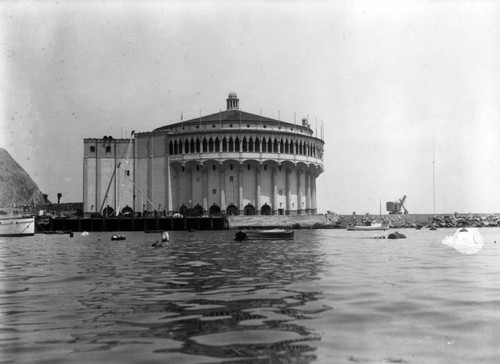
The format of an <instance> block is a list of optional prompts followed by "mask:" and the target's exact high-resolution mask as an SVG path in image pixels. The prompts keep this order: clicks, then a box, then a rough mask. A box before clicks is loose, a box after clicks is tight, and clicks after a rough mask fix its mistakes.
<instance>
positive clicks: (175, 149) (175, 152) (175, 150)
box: [174, 140, 177, 154]
mask: <svg viewBox="0 0 500 364" xmlns="http://www.w3.org/2000/svg"><path fill="white" fill-rule="evenodd" d="M174 154H177V140H176V141H175V142H174Z"/></svg>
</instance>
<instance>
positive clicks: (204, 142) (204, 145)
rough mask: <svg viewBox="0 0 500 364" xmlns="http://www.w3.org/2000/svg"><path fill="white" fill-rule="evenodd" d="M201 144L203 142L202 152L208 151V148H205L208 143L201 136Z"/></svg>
mask: <svg viewBox="0 0 500 364" xmlns="http://www.w3.org/2000/svg"><path fill="white" fill-rule="evenodd" d="M202 144H203V153H206V152H208V150H207V146H208V145H207V144H208V143H207V139H206V138H203V143H202Z"/></svg>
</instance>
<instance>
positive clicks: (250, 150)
mask: <svg viewBox="0 0 500 364" xmlns="http://www.w3.org/2000/svg"><path fill="white" fill-rule="evenodd" d="M253 147H254V144H253V139H252V138H250V139H248V151H249V152H253Z"/></svg>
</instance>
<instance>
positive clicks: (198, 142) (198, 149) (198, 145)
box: [196, 138, 201, 153]
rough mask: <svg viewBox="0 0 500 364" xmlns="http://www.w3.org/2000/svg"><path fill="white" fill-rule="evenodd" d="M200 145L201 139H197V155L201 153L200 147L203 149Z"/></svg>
mask: <svg viewBox="0 0 500 364" xmlns="http://www.w3.org/2000/svg"><path fill="white" fill-rule="evenodd" d="M200 144H201V143H200V139H198V138H197V139H196V153H200V147H201V145H200Z"/></svg>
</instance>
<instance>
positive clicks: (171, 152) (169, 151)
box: [168, 141, 174, 155]
mask: <svg viewBox="0 0 500 364" xmlns="http://www.w3.org/2000/svg"><path fill="white" fill-rule="evenodd" d="M168 153H169V154H170V155H172V154H174V145H173V143H172V141H170V143H168Z"/></svg>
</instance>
